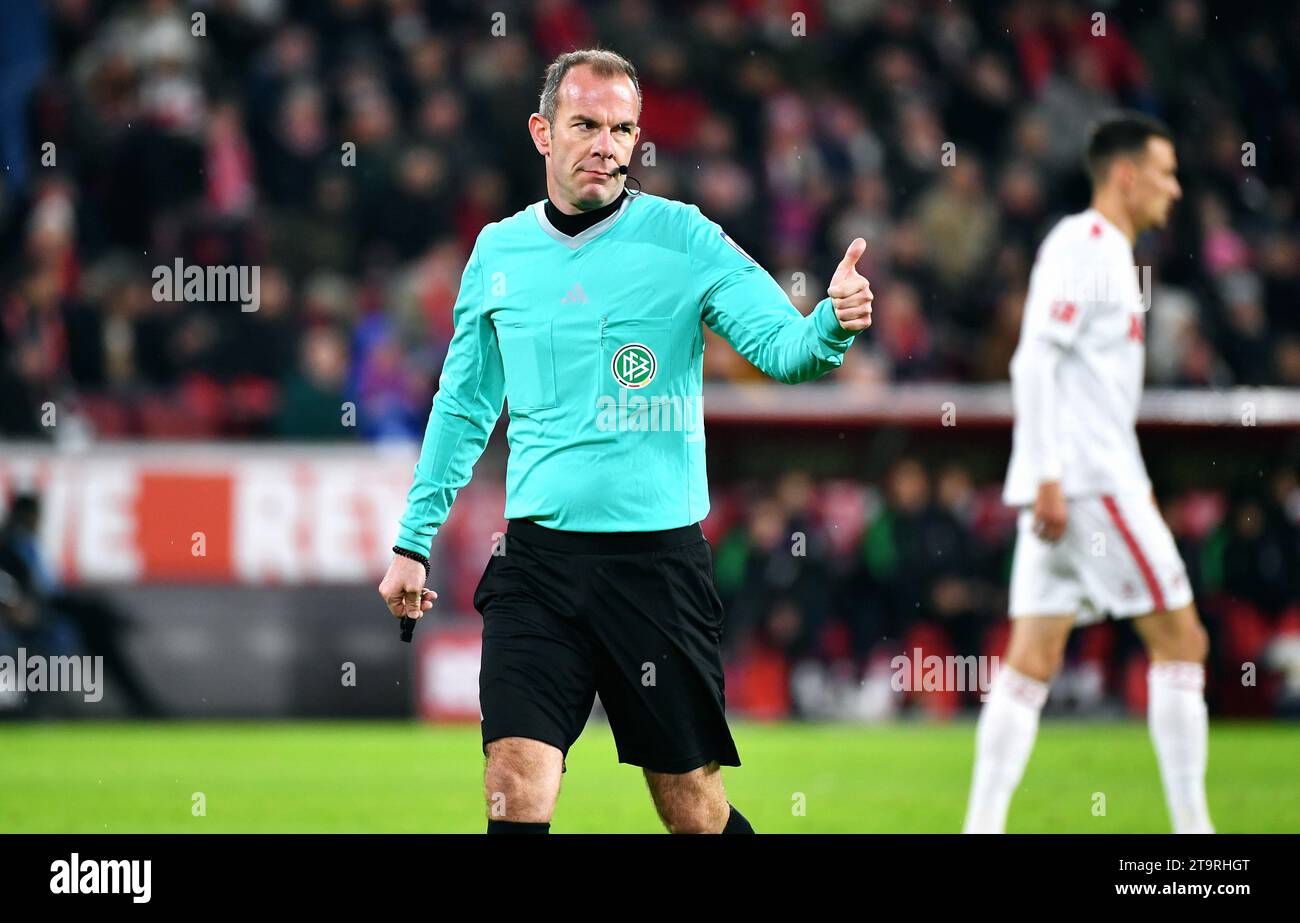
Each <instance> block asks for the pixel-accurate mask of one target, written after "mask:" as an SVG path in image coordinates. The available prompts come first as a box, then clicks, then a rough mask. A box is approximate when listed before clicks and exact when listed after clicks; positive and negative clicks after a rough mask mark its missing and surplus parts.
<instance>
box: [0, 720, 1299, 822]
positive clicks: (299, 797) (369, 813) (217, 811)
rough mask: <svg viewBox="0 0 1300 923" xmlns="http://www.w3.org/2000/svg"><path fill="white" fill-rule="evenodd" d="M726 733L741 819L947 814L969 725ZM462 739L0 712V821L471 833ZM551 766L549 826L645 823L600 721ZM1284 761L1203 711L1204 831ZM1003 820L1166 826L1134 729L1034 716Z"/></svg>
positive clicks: (1258, 737)
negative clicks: (1028, 750) (553, 792)
mask: <svg viewBox="0 0 1300 923" xmlns="http://www.w3.org/2000/svg"><path fill="white" fill-rule="evenodd" d="M733 730H734V733H735V736H736V741H737V745H738V746H739V748H740V753H741V758H742V759H743V760H744V762H745V765H744V766H742V767H740V768H736V769H727V770H725V779H726V784H727V790H728V795H729V797H730V798H731V800H732V801H733V802H734V803H735V804H736V805H737V806H738V807H740V808H741V810H742V811H744V813H745V815H746V816H747V817H748V818H749V819H750V821H751V822H752V823H753V824H754V827H755V828H756V829H757V830H758V831H759V832H768V833H952V832H957V831H958V830H959V828H960V826H961V821H962V815H963V812H964V809H965V799H966V787H967V783H968V780H969V777H970V768H971V755H972V747H973V735H974V725H973V724H971V723H954V724H921V723H918V724H904V725H892V726H874V727H862V726H848V725H827V724H821V725H819V724H804V725H800V724H752V723H738V724H737V725H735V727H734V729H733ZM478 741H479V738H478V729H477V727H473V726H469V727H432V726H427V725H422V724H418V723H397V722H391V723H390V722H365V723H362V722H352V723H309V722H297V723H227V722H203V723H159V724H148V723H144V724H115V723H112V724H110V723H98V722H94V723H91V722H86V723H69V724H43V725H19V724H8V725H0V832H3V833H10V832H29V833H30V832H43V833H163V832H167V833H173V832H192V833H217V832H223V833H229V832H268V833H269V832H277V833H279V832H428V833H481V832H482V831H483V829H484V819H483V818H484V809H483V800H482V799H483V796H482V788H481V784H482V782H481V777H482V755H481V753H480V752H479V742H478ZM568 765H569V771H568V773H567V774H566V775H565V777H564V783H563V788H562V790H561V794H560V802H559V807H558V808H557V810H556V815H555V820H554V823H553V824H552V828H551V829H552V830H553V831H554V832H556V833H586V832H613V833H623V832H626V833H640V832H658V831H660V830H661V828H660V826H659V823H658V820H657V819H656V817H655V815H654V810H653V808H652V807H651V804H650V799H649V796H648V794H647V793H646V790H645V784H644V782H643V781H642V778H641V774H640V770H638V769H636V768H634V767H631V766H623V765H620V764H619V763H618V762H617V761H616V758H615V752H614V744H613V739H612V738H611V737H610V734H609V730H608V728H607V727H605V726H604V725H603V724H599V723H593V724H592V725H591V726H589V727H588V728H587V730H586V732H585V733H584V734H583V736H582V738H581V739H580V740H579V741H578V743H577V744H576V745H575V746H574V748H573V750H572V751H571V752H570V754H569V762H568ZM1297 766H1300V728H1297V727H1296V726H1294V725H1285V724H1279V723H1268V724H1263V723H1261V724H1225V723H1215V724H1214V725H1213V726H1212V728H1211V732H1210V770H1209V783H1208V784H1209V798H1210V808H1211V812H1212V814H1213V817H1214V820H1215V823H1216V826H1217V827H1218V829H1219V830H1220V832H1224V833H1264V832H1285V833H1296V832H1300V784H1297V781H1296V767H1297ZM197 792H201V793H203V795H204V797H205V799H206V815H205V816H201V817H196V816H194V814H193V813H192V804H193V800H192V799H193V796H194V794H195V793H197ZM1097 793H1100V794H1101V795H1103V796H1104V816H1099V813H1094V812H1095V811H1097V809H1098V808H1100V807H1101V802H1100V801H1099V800H1098V799H1097ZM1094 806H1096V807H1094ZM801 809H802V810H801ZM1008 829H1009V832H1013V833H1030V832H1071V833H1139V832H1142V833H1164V832H1168V824H1167V821H1166V817H1165V808H1164V802H1163V798H1162V795H1161V790H1160V782H1159V779H1158V777H1157V772H1156V762H1155V755H1154V752H1153V750H1152V748H1151V743H1150V739H1149V738H1148V736H1147V732H1146V728H1145V727H1144V726H1143V725H1142V724H1141V723H1140V722H1132V723H1107V724H1084V723H1066V722H1058V721H1045V722H1044V723H1043V727H1042V730H1041V732H1040V734H1039V738H1038V745H1037V747H1036V749H1035V751H1034V755H1033V758H1032V760H1031V761H1030V764H1029V769H1028V771H1027V772H1026V774H1025V779H1024V782H1023V783H1022V785H1021V788H1020V790H1019V792H1018V793H1017V795H1016V800H1015V802H1014V803H1013V804H1012V808H1011V819H1010V823H1009V825H1008Z"/></svg>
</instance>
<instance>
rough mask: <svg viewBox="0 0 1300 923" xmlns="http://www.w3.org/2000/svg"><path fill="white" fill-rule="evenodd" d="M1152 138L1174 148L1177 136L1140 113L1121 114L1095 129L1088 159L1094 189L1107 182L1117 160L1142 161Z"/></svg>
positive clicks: (1161, 124)
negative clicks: (1105, 180)
mask: <svg viewBox="0 0 1300 923" xmlns="http://www.w3.org/2000/svg"><path fill="white" fill-rule="evenodd" d="M1152 138H1164V139H1165V140H1166V141H1168V142H1170V143H1171V144H1172V143H1173V140H1174V135H1173V132H1171V131H1170V130H1169V126H1168V125H1166V124H1165V123H1164V122H1162V121H1160V120H1159V119H1157V118H1154V117H1152V116H1149V115H1144V114H1142V113H1141V112H1119V113H1116V114H1114V115H1110V116H1107V117H1106V118H1104V119H1102V120H1101V121H1100V122H1098V123H1097V124H1096V125H1094V126H1093V127H1092V131H1091V132H1090V133H1089V136H1088V153H1087V157H1086V162H1087V167H1088V175H1089V176H1090V177H1092V183H1093V185H1094V186H1096V185H1098V184H1099V183H1101V181H1102V180H1104V179H1105V178H1106V173H1107V171H1108V170H1109V169H1110V165H1111V164H1112V163H1113V162H1114V161H1115V158H1116V157H1140V156H1141V155H1142V154H1143V153H1145V152H1146V148H1147V142H1148V141H1149V140H1151V139H1152Z"/></svg>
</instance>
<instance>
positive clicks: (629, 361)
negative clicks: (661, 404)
mask: <svg viewBox="0 0 1300 923" xmlns="http://www.w3.org/2000/svg"><path fill="white" fill-rule="evenodd" d="M610 368H611V370H612V371H613V373H614V380H615V381H617V382H618V383H619V384H620V385H622V386H623V387H624V388H644V387H645V386H646V385H648V384H650V382H652V381H654V377H655V372H657V371H658V370H659V363H658V361H657V360H656V359H655V354H654V351H653V350H652V349H651V348H650V347H649V346H646V345H645V344H644V343H628V344H627V345H626V346H622V347H620V348H619V350H618V352H616V353H614V361H613V363H611V366H610Z"/></svg>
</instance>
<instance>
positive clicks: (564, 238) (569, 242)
mask: <svg viewBox="0 0 1300 923" xmlns="http://www.w3.org/2000/svg"><path fill="white" fill-rule="evenodd" d="M634 198H636V196H631V195H628V196H624V197H623V204H622V205H620V206H619V207H618V210H617V211H616V212H614V214H612V215H610V216H609V217H608V218H602V219H601V220H600V221H597V222H596V223H595V224H593V225H592V226H591V227H589V228H587V229H586V230H585V231H581V232H579V233H577V234H574V235H573V236H572V237H570V236H569V235H568V234H565V233H564V232H563V231H561V230H559V229H558V228H556V227H555V225H553V224H551V219H549V218H547V217H546V200H545V199H543V200H542V201H540V202H534V203H533V205H532V212H533V217H534V218H536V219H537V224H538V226H539V227H541V229H542V230H543V231H545V232H546V233H547V234H549V235H550V236H551V237H553V238H555V239H556V240H558V241H559V242H560V243H562V244H564V245H565V246H566V247H568V248H569V249H570V250H577V249H578V248H579V247H581V246H582V245H583V244H585V243H589V242H590V241H593V240H595V239H596V238H597V237H599V236H600V235H601V234H604V233H605V232H606V231H608V230H609V229H610V228H612V227H613V226H614V224H615V222H617V221H618V219H619V218H621V217H623V213H624V212H625V211H627V207H628V205H630V204H631V203H632V200H633V199H634Z"/></svg>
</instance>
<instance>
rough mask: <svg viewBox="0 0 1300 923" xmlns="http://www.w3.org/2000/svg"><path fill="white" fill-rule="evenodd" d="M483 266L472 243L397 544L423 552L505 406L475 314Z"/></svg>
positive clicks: (492, 336) (489, 345)
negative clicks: (448, 342) (452, 327)
mask: <svg viewBox="0 0 1300 923" xmlns="http://www.w3.org/2000/svg"><path fill="white" fill-rule="evenodd" d="M484 294H485V292H484V287H483V269H482V266H481V265H480V263H479V257H478V246H477V245H476V246H475V248H474V252H473V253H472V254H470V258H469V262H468V263H467V264H466V265H465V272H464V274H463V275H462V276H461V281H460V292H459V294H458V295H457V296H456V304H455V306H454V308H453V309H452V310H453V315H452V317H453V324H454V329H453V333H452V337H451V345H450V346H449V347H448V349H447V358H446V361H445V362H444V363H443V366H442V375H441V376H440V377H439V379H438V391H437V393H436V394H435V395H434V397H433V410H432V412H430V414H429V424H428V426H427V427H426V428H425V431H424V442H423V444H422V446H421V448H420V458H419V460H418V461H417V462H416V464H415V476H414V479H413V480H412V482H411V488H410V490H409V491H408V492H407V495H406V512H405V513H404V514H403V515H402V521H401V525H400V527H399V529H398V535H397V545H398V546H400V547H402V548H405V549H407V550H408V551H416V552H419V553H420V554H423V555H427V554H428V553H429V547H430V544H431V543H432V541H433V537H434V536H435V535H436V534H437V533H438V529H439V528H441V526H442V524H443V522H444V521H445V520H446V518H447V512H448V511H449V510H450V509H451V503H452V501H453V500H454V499H455V498H456V492H457V491H458V490H460V488H462V487H464V486H465V485H466V484H467V483H469V479H470V475H471V474H472V473H473V471H474V465H475V463H477V462H478V460H479V457H480V456H481V455H482V454H483V449H484V448H485V447H486V446H487V441H488V437H489V436H490V435H491V434H492V429H493V427H495V426H496V421H497V420H498V419H499V418H500V417H501V409H502V406H503V405H504V403H505V383H504V382H505V379H504V375H503V373H502V368H501V352H500V349H499V348H498V347H497V338H496V331H495V329H494V328H493V326H492V322H491V320H490V319H489V318H488V317H487V315H486V314H485V312H484V310H483V304H484Z"/></svg>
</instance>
